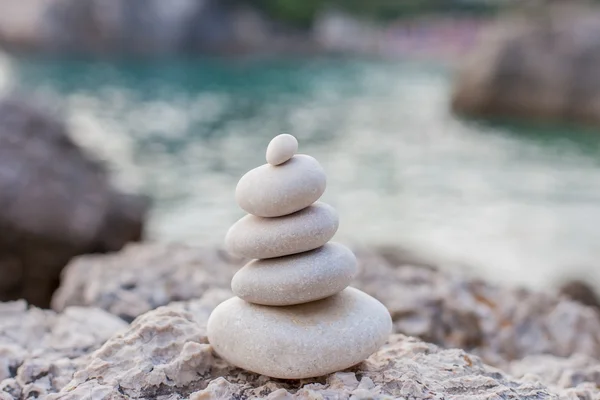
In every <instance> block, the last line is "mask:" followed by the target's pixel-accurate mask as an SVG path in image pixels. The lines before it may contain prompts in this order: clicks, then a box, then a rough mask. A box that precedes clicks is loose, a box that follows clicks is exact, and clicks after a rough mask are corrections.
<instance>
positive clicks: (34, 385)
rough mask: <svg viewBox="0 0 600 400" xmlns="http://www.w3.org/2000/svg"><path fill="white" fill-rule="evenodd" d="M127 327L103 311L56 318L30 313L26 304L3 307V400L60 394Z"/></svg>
mask: <svg viewBox="0 0 600 400" xmlns="http://www.w3.org/2000/svg"><path fill="white" fill-rule="evenodd" d="M126 327H127V324H126V323H125V322H123V321H122V320H121V319H119V318H117V317H115V316H114V315H111V314H109V313H107V312H106V311H103V310H100V309H98V308H81V307H72V308H68V309H66V310H65V311H64V312H63V313H61V314H57V313H55V312H54V311H50V310H40V309H38V308H34V307H33V308H30V309H28V308H27V305H26V303H25V302H24V301H18V302H9V303H0V399H2V400H5V399H13V398H14V399H21V398H24V399H25V398H40V399H41V398H44V397H45V396H46V395H47V394H49V393H54V392H57V391H58V390H60V389H61V388H62V387H63V386H64V385H65V384H67V383H68V382H69V380H70V379H71V377H72V376H73V373H74V372H75V371H77V370H78V369H79V368H82V367H83V366H84V365H86V357H87V355H88V354H89V353H91V352H92V351H94V350H96V349H97V348H98V347H100V346H101V345H102V344H103V343H104V342H105V341H106V340H108V339H109V338H110V337H111V336H113V334H115V333H117V332H118V331H119V330H124V329H126ZM9 396H10V397H9Z"/></svg>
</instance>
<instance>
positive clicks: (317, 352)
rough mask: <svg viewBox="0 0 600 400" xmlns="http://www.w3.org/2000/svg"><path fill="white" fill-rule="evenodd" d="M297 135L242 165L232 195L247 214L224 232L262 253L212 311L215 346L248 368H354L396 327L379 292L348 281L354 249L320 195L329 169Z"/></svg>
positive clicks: (300, 372) (289, 371) (232, 244)
mask: <svg viewBox="0 0 600 400" xmlns="http://www.w3.org/2000/svg"><path fill="white" fill-rule="evenodd" d="M297 147H298V146H297V141H296V140H295V138H293V137H292V136H290V135H281V136H277V137H275V138H274V139H273V140H272V141H271V143H270V144H269V146H268V148H267V154H266V158H267V162H268V164H265V165H263V166H261V167H258V168H255V169H253V170H252V171H250V172H248V173H247V174H246V175H244V176H243V177H242V178H241V179H240V182H239V184H238V186H237V188H236V200H237V201H238V204H239V205H240V207H242V208H243V209H245V210H246V211H249V212H251V213H254V214H250V215H248V216H246V217H244V218H242V219H241V220H240V221H238V222H237V223H236V224H235V225H233V226H232V227H231V229H230V230H229V232H227V237H226V239H225V244H226V246H227V248H228V250H229V251H230V252H231V253H233V254H235V255H237V256H241V257H250V258H256V259H257V260H254V261H251V262H250V263H248V264H246V265H245V266H244V267H242V269H241V270H240V271H239V272H238V273H237V274H236V275H235V276H234V278H233V282H232V289H233V292H234V293H235V294H236V296H237V297H234V298H232V299H230V300H227V301H225V302H223V303H222V304H220V305H219V306H218V307H217V308H215V310H214V311H213V313H212V314H211V316H210V318H209V320H208V328H207V329H208V337H209V341H210V343H211V345H212V346H213V347H214V349H215V351H216V352H217V353H218V354H219V355H220V356H221V357H223V358H224V359H226V360H227V361H229V362H230V363H232V364H234V365H237V366H239V367H242V368H245V369H247V370H249V371H253V372H256V373H260V374H263V375H267V376H271V377H275V378H282V379H303V378H310V377H315V376H322V375H325V374H328V373H332V372H335V371H339V370H343V369H345V368H349V367H351V366H353V365H355V364H357V363H359V362H361V361H362V360H364V359H365V358H367V357H368V356H369V355H370V354H372V353H373V352H374V351H376V350H377V349H378V348H379V347H380V346H381V345H382V344H383V343H384V342H385V340H386V339H387V337H388V335H389V334H390V332H391V329H392V321H391V317H390V315H389V313H388V311H387V310H386V309H385V307H384V306H383V305H382V304H381V303H380V302H379V301H377V300H376V299H374V298H373V297H371V296H369V295H368V294H366V293H364V292H361V291H360V290H357V289H354V288H350V287H348V285H349V284H350V281H351V280H352V278H353V277H354V276H355V275H356V272H357V268H356V258H355V257H354V254H352V251H350V250H349V249H348V248H346V247H345V246H343V245H341V244H334V243H331V244H327V242H328V241H329V239H331V238H332V237H333V235H334V234H335V232H336V231H337V228H338V224H339V223H338V217H337V213H336V212H335V210H334V209H333V208H332V207H331V206H329V205H327V204H324V203H315V204H313V203H314V202H316V201H317V200H318V199H319V197H320V196H321V195H322V194H323V192H324V191H325V181H326V179H325V173H324V172H323V169H322V168H321V166H320V165H319V163H318V162H317V161H316V160H315V159H314V158H312V157H310V156H306V155H294V154H295V151H296V150H297Z"/></svg>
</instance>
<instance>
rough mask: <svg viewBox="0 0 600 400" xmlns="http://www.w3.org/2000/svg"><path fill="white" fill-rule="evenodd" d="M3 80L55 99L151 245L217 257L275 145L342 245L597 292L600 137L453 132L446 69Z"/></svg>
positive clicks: (33, 66) (41, 65)
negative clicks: (295, 146) (143, 224)
mask: <svg viewBox="0 0 600 400" xmlns="http://www.w3.org/2000/svg"><path fill="white" fill-rule="evenodd" d="M13 70H14V71H13V72H14V73H15V76H14V79H16V80H17V82H18V84H19V86H21V87H25V88H28V89H30V90H34V91H36V92H40V93H42V94H43V95H44V96H46V97H48V98H56V97H59V98H60V100H61V102H63V103H64V104H65V105H66V110H67V112H68V115H69V123H70V124H71V125H72V127H73V131H74V132H75V133H76V134H77V139H78V140H79V142H80V143H82V144H83V145H85V146H87V147H89V148H91V149H92V150H93V151H94V152H95V153H96V154H97V155H98V156H99V157H101V158H103V159H105V160H107V161H108V162H109V163H110V166H111V168H112V169H113V170H114V172H115V179H116V180H117V182H118V183H119V184H120V185H122V186H124V187H128V188H130V189H132V190H141V191H145V192H147V193H149V194H151V195H152V196H153V197H154V198H155V208H154V213H153V215H152V220H151V227H150V233H151V236H152V237H153V238H154V239H157V240H165V241H167V240H168V241H187V242H190V243H192V244H217V243H221V242H222V240H223V237H224V235H225V232H226V230H227V228H228V227H229V226H230V225H231V224H232V223H233V222H234V221H235V220H237V219H238V218H239V217H241V216H242V215H243V212H242V211H241V210H240V209H238V208H237V206H236V204H235V203H234V197H233V192H234V188H235V185H236V182H237V180H238V179H239V177H240V176H241V175H242V174H243V173H244V172H245V171H247V170H249V169H250V168H253V167H255V166H258V165H260V164H262V163H264V162H265V161H264V151H265V148H266V145H267V143H268V141H269V140H270V138H271V137H272V136H274V135H276V134H278V133H282V132H287V133H292V134H294V135H296V136H297V137H298V139H299V141H300V150H301V152H304V153H308V154H311V155H313V156H314V157H316V158H317V159H319V161H320V162H321V163H322V164H323V166H324V167H325V169H326V171H327V173H328V189H327V192H326V195H325V196H324V198H323V199H324V201H327V202H329V203H330V204H332V205H333V206H335V207H336V208H337V210H338V211H339V213H340V216H341V226H340V230H339V233H338V234H337V236H336V238H337V240H339V241H344V242H347V243H355V244H400V245H402V246H406V247H409V248H412V249H415V250H418V251H422V252H424V253H426V254H428V255H429V256H430V257H432V258H434V259H438V260H450V261H452V262H457V263H464V264H467V265H472V266H475V270H474V272H476V273H479V274H482V275H485V276H486V277H487V278H488V279H495V280H509V281H513V282H515V281H516V282H519V283H525V284H528V285H531V286H543V285H547V284H551V283H553V282H554V281H555V280H556V279H557V278H560V277H562V276H565V275H577V274H590V273H592V278H594V279H597V278H599V279H598V281H599V282H600V273H594V268H595V267H596V265H598V259H599V257H598V256H599V255H600V246H599V243H600V185H599V184H598V183H599V182H600V158H599V155H600V135H598V133H597V132H584V131H575V130H573V129H572V128H565V127H553V126H546V127H523V126H514V125H508V124H504V125H494V126H491V125H484V124H480V123H474V122H464V121H461V120H459V119H457V118H456V117H454V116H452V115H451V114H450V113H449V111H448V104H447V102H448V97H449V90H450V84H451V81H450V78H451V74H450V72H449V71H447V70H445V69H443V68H440V67H436V66H434V65H427V64H422V63H416V62H383V61H378V62H374V61H361V60H344V59H315V60H310V61H306V60H304V61H301V60H293V59H286V60H263V61H240V60H236V61H232V60H212V59H210V60H202V61H199V60H193V61H192V60H170V61H154V62H145V63H142V62H137V63H136V62H125V61H124V62H119V63H101V62H100V63H99V62H95V63H92V62H86V61H76V60H71V61H67V60H62V61H51V60H40V59H37V60H36V59H24V60H18V61H17V62H16V63H15V65H14V68H13Z"/></svg>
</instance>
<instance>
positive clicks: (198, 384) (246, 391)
mask: <svg viewBox="0 0 600 400" xmlns="http://www.w3.org/2000/svg"><path fill="white" fill-rule="evenodd" d="M203 323H205V321H198V320H197V316H195V315H193V314H191V313H189V312H185V311H180V310H178V309H176V308H173V307H170V306H168V307H161V308H159V309H157V310H155V311H151V312H148V313H146V314H144V315H143V316H141V317H140V318H138V319H137V320H136V321H134V322H133V323H132V325H131V326H130V329H129V330H127V331H126V332H124V333H122V334H118V335H115V336H114V337H113V338H111V339H110V340H108V341H107V342H106V343H105V344H104V346H102V348H100V349H99V350H98V351H97V352H95V353H94V354H93V355H92V356H91V357H90V358H89V360H88V362H87V365H86V366H85V367H84V368H83V369H81V370H79V371H78V372H77V373H75V375H74V378H73V380H72V381H71V382H70V383H69V384H68V385H67V386H65V387H64V388H63V390H62V391H61V392H60V393H59V394H55V395H51V396H49V399H61V400H71V399H73V400H74V399H84V398H89V396H90V394H91V393H93V395H94V399H127V398H144V399H150V398H152V399H167V398H168V399H187V398H190V399H197V400H200V399H252V398H267V399H320V398H322V399H326V398H327V399H329V398H331V399H333V398H335V399H350V398H353V399H392V398H400V397H402V398H410V399H441V398H444V399H466V398H471V399H487V398H505V399H532V400H533V399H556V398H558V397H557V395H556V394H554V393H552V392H551V391H549V390H548V389H547V388H545V387H544V386H543V385H542V384H541V383H538V382H526V381H519V380H515V379H513V378H511V377H509V376H507V375H505V374H503V373H501V372H500V371H498V370H495V369H494V368H491V367H488V366H486V365H484V364H483V363H482V362H481V361H480V360H479V359H478V358H477V357H474V356H470V355H469V354H467V353H465V352H464V351H462V350H441V349H440V348H438V347H436V346H434V345H431V344H426V343H423V342H420V341H418V340H416V339H412V338H407V337H405V336H402V335H392V336H391V337H390V340H389V342H388V344H386V345H385V346H384V347H383V348H382V349H380V350H379V351H378V352H377V353H375V354H374V355H372V356H371V357H370V358H369V359H367V360H366V361H365V362H363V363H361V364H359V365H357V366H356V367H353V368H351V369H349V370H347V371H344V372H338V373H334V374H331V375H329V376H325V377H321V378H316V379H306V380H302V381H294V380H287V381H286V380H277V379H270V378H268V377H265V376H261V375H257V374H253V373H249V372H246V371H243V370H240V369H237V368H235V367H232V366H230V365H228V364H227V363H225V362H224V361H223V360H221V359H219V358H218V357H217V356H216V355H214V354H213V353H212V351H211V346H210V345H209V344H208V343H207V338H206V336H205V334H204V330H203V328H202V326H203Z"/></svg>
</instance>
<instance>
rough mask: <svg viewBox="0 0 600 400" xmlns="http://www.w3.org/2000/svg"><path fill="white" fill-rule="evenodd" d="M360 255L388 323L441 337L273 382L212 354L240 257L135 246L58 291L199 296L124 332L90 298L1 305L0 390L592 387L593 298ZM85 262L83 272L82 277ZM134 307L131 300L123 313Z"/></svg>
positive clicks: (259, 394)
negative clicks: (217, 310)
mask: <svg viewBox="0 0 600 400" xmlns="http://www.w3.org/2000/svg"><path fill="white" fill-rule="evenodd" d="M382 254H383V255H384V256H385V257H383V256H382ZM357 256H358V260H359V263H360V265H361V270H362V272H361V274H360V276H359V277H358V279H357V280H356V281H355V284H356V286H357V287H360V288H362V289H363V290H365V291H367V292H370V293H372V295H374V296H376V297H378V298H379V299H380V300H381V301H382V302H383V303H384V304H385V305H386V306H387V307H388V309H389V310H390V311H391V313H392V315H393V318H394V323H395V329H396V331H397V332H406V333H409V334H412V335H419V336H421V338H424V339H426V340H428V341H433V342H436V343H438V344H440V345H441V346H440V347H436V346H435V345H432V344H427V343H424V342H421V341H419V340H418V339H412V338H406V337H404V336H402V335H399V334H396V335H392V336H391V337H390V340H389V342H388V344H386V345H385V346H384V347H383V348H382V349H380V350H379V351H378V352H377V353H375V354H374V355H372V356H371V357H370V358H369V359H367V360H366V362H364V363H362V364H360V365H358V366H356V367H354V368H351V369H349V370H346V371H342V372H337V373H334V374H331V375H327V376H325V377H320V378H315V379H308V380H302V381H283V380H273V379H269V378H267V377H264V376H260V375H256V374H251V373H247V372H244V371H242V370H240V369H237V368H234V367H232V366H230V365H228V364H226V363H225V362H224V361H223V360H221V359H220V358H218V357H217V356H215V355H214V353H213V352H212V349H211V347H210V345H208V344H207V340H206V327H205V325H206V321H207V319H208V316H209V315H210V312H211V311H212V310H213V308H214V307H215V306H216V305H217V304H219V303H220V302H222V301H223V300H225V299H227V298H229V297H230V296H231V291H230V289H229V288H228V287H227V285H228V282H229V280H230V279H231V276H232V275H233V273H234V272H235V270H236V269H237V268H238V267H240V266H241V265H242V264H243V261H242V260H234V259H230V258H226V257H225V255H224V253H223V252H222V251H217V250H206V249H192V248H188V247H185V246H165V245H135V246H131V247H130V248H128V249H127V250H126V251H125V252H123V253H120V254H118V255H112V256H105V257H91V256H85V257H83V258H81V259H80V260H78V261H77V262H76V263H74V264H72V265H71V266H70V267H69V268H68V269H67V273H66V278H67V282H66V283H67V284H68V285H72V288H73V291H72V292H71V293H73V296H71V297H69V296H67V291H64V290H63V292H62V293H61V294H60V295H61V296H63V300H65V301H66V302H68V301H70V302H71V304H73V303H82V302H84V301H85V302H86V304H83V305H87V306H92V305H93V304H97V305H101V306H102V308H105V309H107V310H109V311H110V310H119V311H118V312H117V313H115V314H122V312H123V310H127V309H128V308H127V304H143V305H144V307H145V308H146V309H150V308H152V307H154V306H156V305H158V304H157V303H160V302H162V303H169V302H171V301H173V300H184V299H183V298H182V297H183V296H187V294H189V298H190V299H191V298H193V297H195V298H196V299H194V300H188V301H175V302H172V303H171V304H169V305H168V306H166V307H161V308H159V309H157V310H154V311H149V312H147V310H144V311H142V312H141V313H144V315H143V316H141V317H139V318H138V319H137V320H136V321H135V322H133V323H132V324H131V325H130V326H129V329H127V330H123V327H124V326H126V323H125V322H123V321H122V320H120V319H119V318H117V317H115V316H111V315H109V314H108V313H106V312H104V311H101V310H98V309H97V308H94V307H89V308H87V307H86V308H79V307H70V308H66V309H65V308H64V306H66V304H65V303H63V311H62V312H60V313H58V314H57V313H55V312H53V311H41V310H39V309H35V308H33V309H30V310H27V309H26V307H25V305H24V303H4V304H2V305H1V306H0V361H1V362H0V399H1V400H17V399H31V398H48V399H54V400H57V399H90V398H93V399H102V400H103V399H111V400H112V399H128V398H133V399H173V400H177V399H184V398H189V399H195V400H200V399H252V398H268V399H278V400H280V399H303V398H304V399H332V398H333V399H370V398H373V399H396V398H404V399H495V398H498V399H565V400H566V399H573V400H576V399H577V400H578V399H600V391H599V390H598V389H597V387H598V385H599V384H600V381H599V380H598V376H600V373H599V372H598V371H600V361H599V359H600V349H599V344H598V339H597V337H598V332H600V330H599V329H598V326H599V324H600V322H599V317H598V315H597V314H596V312H595V311H594V310H593V309H591V308H587V307H584V306H581V305H579V304H576V303H573V302H570V301H566V300H563V299H560V298H557V297H555V296H552V295H550V294H539V293H531V292H526V291H518V290H512V289H500V288H496V287H494V286H491V285H488V284H485V283H483V282H478V281H469V280H465V279H463V278H461V277H459V276H455V275H448V274H446V273H442V272H439V271H436V270H435V269H432V268H429V267H416V266H410V265H403V262H402V257H396V256H395V255H394V254H390V253H389V252H384V253H382V252H372V251H364V250H363V251H358V252H357ZM76 265H78V266H77V267H76V268H73V267H74V266H76ZM177 265H180V266H181V267H180V268H179V269H177V268H175V266H177ZM367 267H368V268H367ZM86 268H88V271H87V277H88V278H89V277H90V275H89V274H93V275H92V277H93V278H94V279H86ZM194 270H205V273H202V274H201V273H199V272H198V275H194V273H193V272H192V271H194ZM186 271H189V272H186ZM217 271H221V272H220V274H221V275H219V273H218V272H217ZM136 274H137V276H138V279H137V281H134V282H137V284H136V285H135V286H134V287H131V281H130V279H132V278H131V277H132V276H134V275H136ZM184 278H185V279H184ZM102 279H104V280H105V282H104V284H103V285H99V287H96V288H95V289H93V290H92V289H91V287H93V286H95V285H97V282H98V281H97V280H102ZM179 279H182V280H181V281H179ZM157 281H160V282H163V281H164V282H167V283H165V285H164V287H161V286H160V285H158V284H157V283H156V282H157ZM94 282H96V283H94ZM124 282H129V284H126V285H121V284H122V283H124ZM186 282H187V283H186ZM186 285H187V286H186ZM102 287H103V288H105V289H104V290H103V289H102ZM152 287H155V289H156V291H157V292H162V293H163V294H162V295H161V297H160V301H158V300H156V298H154V300H152V301H150V300H149V299H152V296H151V295H152V293H153V291H152ZM63 289H66V287H65V288H63ZM75 289H76V290H75ZM194 290H195V291H196V293H194ZM178 292H179V293H183V296H176V294H177V293H178ZM100 300H101V301H100ZM134 310H140V308H139V307H138V306H136V307H135V308H132V309H131V311H130V313H129V316H130V317H133V314H134ZM109 337H110V338H109ZM103 342H105V344H104V345H103V346H102V347H101V348H100V349H98V347H99V346H100V345H101V343H103ZM443 347H464V348H468V349H470V350H469V351H462V350H456V349H454V350H453V349H448V350H442V348H443ZM96 349H98V350H97V351H96ZM474 353H475V354H478V355H480V356H483V357H484V359H485V362H486V363H488V364H489V363H495V364H496V366H497V367H500V370H501V371H504V372H500V370H496V369H494V368H492V367H488V366H486V365H485V364H483V360H482V359H481V358H480V357H478V356H477V355H475V354H474ZM509 360H512V361H509ZM71 378H72V379H71ZM57 391H59V392H58V393H54V394H51V395H49V396H48V395H47V393H53V392H57ZM90 396H92V397H90Z"/></svg>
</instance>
